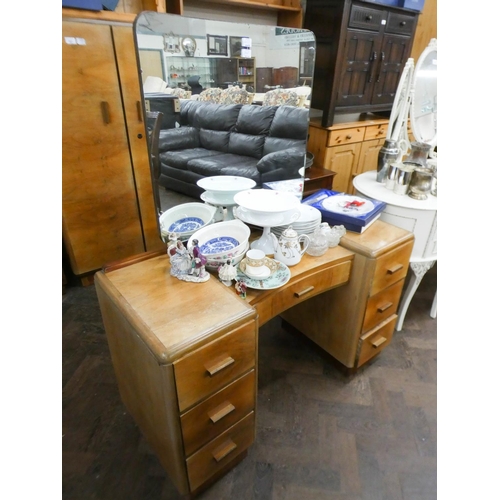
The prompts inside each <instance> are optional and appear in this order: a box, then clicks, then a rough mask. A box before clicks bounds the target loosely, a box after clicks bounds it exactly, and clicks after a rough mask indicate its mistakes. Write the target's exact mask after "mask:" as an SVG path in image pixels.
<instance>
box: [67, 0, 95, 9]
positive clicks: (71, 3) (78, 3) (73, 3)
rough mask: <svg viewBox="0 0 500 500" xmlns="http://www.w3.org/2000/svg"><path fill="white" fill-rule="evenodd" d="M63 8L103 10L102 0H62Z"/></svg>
mask: <svg viewBox="0 0 500 500" xmlns="http://www.w3.org/2000/svg"><path fill="white" fill-rule="evenodd" d="M62 6H63V7H71V8H73V9H84V10H102V0H62Z"/></svg>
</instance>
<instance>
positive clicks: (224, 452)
mask: <svg viewBox="0 0 500 500" xmlns="http://www.w3.org/2000/svg"><path fill="white" fill-rule="evenodd" d="M254 438H255V414H254V412H252V413H250V415H248V416H246V417H245V418H244V419H243V420H241V421H240V422H238V423H237V424H236V425H233V427H231V428H230V429H228V430H227V431H226V432H224V433H223V434H221V435H220V436H219V437H217V438H215V439H214V440H213V441H210V443H208V444H207V445H205V446H204V447H203V448H202V449H201V450H199V451H197V452H196V453H195V454H194V455H192V456H191V457H189V458H188V459H187V460H186V463H187V471H188V477H189V486H190V488H191V491H193V490H195V489H196V488H198V487H199V486H201V485H202V484H203V483H204V482H205V481H206V480H207V479H209V478H210V477H211V476H212V475H213V474H215V473H216V472H218V471H219V470H221V469H222V468H224V466H225V465H226V464H227V463H229V462H230V461H231V460H233V459H234V458H236V457H237V456H238V455H239V454H240V453H241V452H242V451H245V450H246V449H247V448H248V447H249V446H250V445H251V444H252V443H253V441H254Z"/></svg>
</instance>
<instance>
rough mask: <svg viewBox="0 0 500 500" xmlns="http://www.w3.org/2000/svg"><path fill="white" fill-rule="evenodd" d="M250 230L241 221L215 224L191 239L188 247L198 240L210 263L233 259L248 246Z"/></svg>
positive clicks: (200, 230) (193, 235) (195, 234)
mask: <svg viewBox="0 0 500 500" xmlns="http://www.w3.org/2000/svg"><path fill="white" fill-rule="evenodd" d="M249 237H250V228H249V227H248V226H247V225H246V224H245V223H244V222H242V221H240V220H228V221H223V222H215V223H214V224H210V226H207V227H203V228H201V229H199V230H198V231H196V232H195V233H194V234H192V235H191V236H190V237H189V240H188V243H187V247H188V249H190V248H191V247H192V246H193V240H195V239H197V240H198V246H199V247H200V250H201V253H202V254H203V255H204V256H205V257H206V258H207V259H208V260H210V261H219V260H220V261H222V263H224V262H225V261H226V260H227V259H233V258H234V257H236V256H239V255H240V254H242V253H243V252H244V250H245V248H246V247H247V246H248V238H249Z"/></svg>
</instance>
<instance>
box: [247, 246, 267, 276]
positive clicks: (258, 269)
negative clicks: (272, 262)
mask: <svg viewBox="0 0 500 500" xmlns="http://www.w3.org/2000/svg"><path fill="white" fill-rule="evenodd" d="M265 261H266V254H265V253H264V252H263V251H262V250H259V249H258V248H252V249H251V250H248V252H247V253H246V262H245V266H246V272H247V273H248V274H249V275H253V276H260V275H262V274H264V272H265V271H266V266H265Z"/></svg>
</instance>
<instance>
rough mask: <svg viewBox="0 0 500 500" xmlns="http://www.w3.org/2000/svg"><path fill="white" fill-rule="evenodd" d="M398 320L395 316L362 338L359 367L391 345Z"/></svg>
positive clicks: (360, 341)
mask: <svg viewBox="0 0 500 500" xmlns="http://www.w3.org/2000/svg"><path fill="white" fill-rule="evenodd" d="M397 318H398V317H397V316H396V315H395V314H393V315H392V316H390V317H389V318H388V319H386V320H385V321H384V322H383V323H382V324H381V325H379V326H377V327H376V328H374V329H373V330H370V331H369V332H367V333H365V335H363V336H362V337H361V338H360V340H359V344H360V345H359V356H358V362H357V364H356V366H357V367H360V366H361V365H362V364H364V363H366V362H367V361H368V360H369V359H371V358H373V356H375V355H376V354H378V353H379V352H380V351H381V350H382V349H384V348H385V347H387V346H388V345H389V344H390V343H391V339H392V334H393V333H394V327H395V326H396V319H397Z"/></svg>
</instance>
